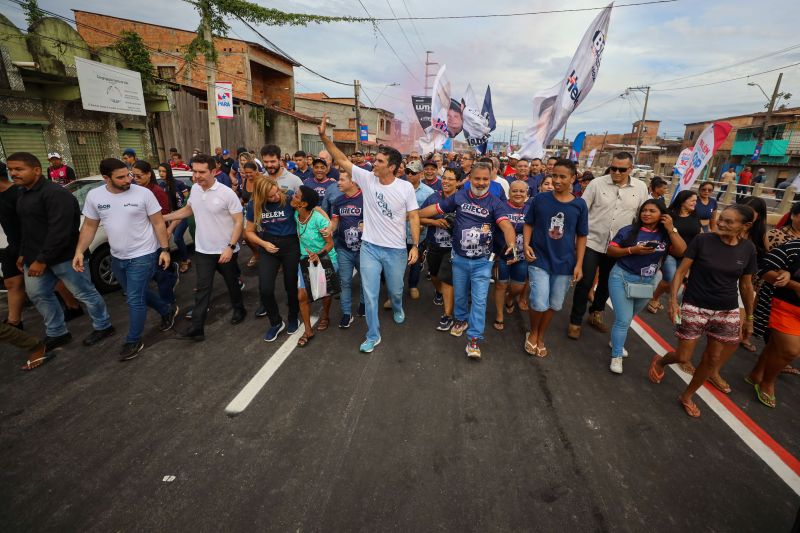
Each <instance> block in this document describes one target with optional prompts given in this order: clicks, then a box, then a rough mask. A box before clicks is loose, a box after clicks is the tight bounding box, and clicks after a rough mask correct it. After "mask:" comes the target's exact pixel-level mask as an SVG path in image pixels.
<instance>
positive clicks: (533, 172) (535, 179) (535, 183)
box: [529, 157, 546, 196]
mask: <svg viewBox="0 0 800 533" xmlns="http://www.w3.org/2000/svg"><path fill="white" fill-rule="evenodd" d="M544 169H545V166H544V165H543V164H542V160H541V159H539V158H538V157H534V158H533V159H531V168H530V172H529V173H530V176H531V186H532V187H533V191H534V192H533V194H534V196H535V195H536V193H538V192H539V185H541V184H542V180H543V179H544V177H545V175H546V174H545V172H544Z"/></svg>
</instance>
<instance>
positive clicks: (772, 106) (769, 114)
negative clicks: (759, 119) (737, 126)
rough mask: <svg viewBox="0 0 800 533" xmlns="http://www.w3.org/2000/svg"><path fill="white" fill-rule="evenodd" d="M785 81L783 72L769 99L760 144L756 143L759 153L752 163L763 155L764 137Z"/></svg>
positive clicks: (760, 133) (779, 75)
mask: <svg viewBox="0 0 800 533" xmlns="http://www.w3.org/2000/svg"><path fill="white" fill-rule="evenodd" d="M782 79H783V72H781V73H780V74H778V81H776V82H775V89H773V91H772V98H770V99H769V107H768V108H767V114H766V116H765V117H764V124H762V125H761V130H760V131H759V132H758V142H757V143H756V150H757V152H756V153H754V154H753V159H752V161H753V162H755V161H757V160H758V157H759V156H760V155H761V147H762V146H763V144H764V137H766V136H767V128H768V127H769V120H770V119H771V118H772V112H773V111H774V110H775V100H777V99H778V91H779V90H780V88H781V80H782Z"/></svg>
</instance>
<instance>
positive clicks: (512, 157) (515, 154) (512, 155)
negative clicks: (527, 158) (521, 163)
mask: <svg viewBox="0 0 800 533" xmlns="http://www.w3.org/2000/svg"><path fill="white" fill-rule="evenodd" d="M508 158H509V159H521V157H520V155H519V152H514V153H513V154H511V155H510V156H508Z"/></svg>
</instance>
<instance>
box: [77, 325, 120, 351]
mask: <svg viewBox="0 0 800 533" xmlns="http://www.w3.org/2000/svg"><path fill="white" fill-rule="evenodd" d="M114 333H116V330H115V329H114V326H108V327H107V328H106V329H96V330H94V331H93V332H91V333H90V334H89V336H88V337H86V338H85V339H83V345H84V346H94V345H95V344H97V343H98V342H100V341H101V340H103V339H105V338H106V337H110V336H111V335H113V334H114Z"/></svg>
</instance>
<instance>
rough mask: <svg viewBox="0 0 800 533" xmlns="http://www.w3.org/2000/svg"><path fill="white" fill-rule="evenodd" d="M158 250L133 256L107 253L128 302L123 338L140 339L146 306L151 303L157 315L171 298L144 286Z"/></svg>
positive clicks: (168, 304) (168, 303)
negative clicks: (119, 256) (126, 324)
mask: <svg viewBox="0 0 800 533" xmlns="http://www.w3.org/2000/svg"><path fill="white" fill-rule="evenodd" d="M157 261H158V252H153V253H151V254H147V255H142V256H139V257H134V258H133V259H117V258H116V257H114V256H111V270H112V271H113V272H114V277H115V278H116V279H117V281H119V284H120V286H121V287H122V290H123V291H124V292H125V299H126V301H127V303H128V336H127V337H125V342H126V343H128V342H130V343H136V342H139V341H140V340H142V333H143V332H144V323H145V319H146V318H147V308H148V307H152V308H153V309H155V311H156V312H157V313H158V314H159V315H166V314H168V313H169V308H170V305H171V304H172V302H169V301H165V300H163V299H162V298H161V296H159V295H158V294H156V293H155V292H154V291H152V290H151V289H149V288H148V287H147V284H148V283H149V282H150V280H151V279H152V278H153V274H154V273H155V271H156V269H157V268H158V269H160V268H161V267H159V266H158V265H157V264H156V263H157Z"/></svg>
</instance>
